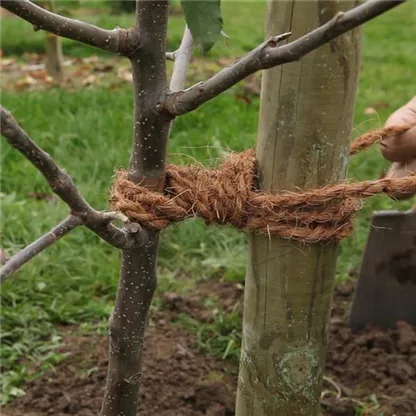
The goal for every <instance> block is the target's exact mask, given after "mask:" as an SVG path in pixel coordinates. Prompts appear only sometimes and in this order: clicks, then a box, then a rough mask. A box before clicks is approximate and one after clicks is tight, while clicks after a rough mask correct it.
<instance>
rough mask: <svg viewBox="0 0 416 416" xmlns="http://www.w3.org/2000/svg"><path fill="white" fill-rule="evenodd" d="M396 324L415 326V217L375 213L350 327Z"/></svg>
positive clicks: (355, 295)
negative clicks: (406, 323) (402, 323)
mask: <svg viewBox="0 0 416 416" xmlns="http://www.w3.org/2000/svg"><path fill="white" fill-rule="evenodd" d="M397 321H406V322H408V323H410V324H413V325H416V214H415V213H414V212H401V211H378V212H375V213H374V214H373V219H372V227H371V231H370V235H369V237H368V240H367V246H366V248H365V252H364V256H363V262H362V265H361V270H360V275H359V278H358V284H357V287H356V290H355V293H354V298H353V302H352V309H351V315H350V322H349V323H350V327H351V328H352V329H354V330H358V329H360V328H363V327H365V326H366V325H367V324H371V323H372V324H376V325H377V326H379V327H381V328H392V327H394V326H395V324H396V322H397Z"/></svg>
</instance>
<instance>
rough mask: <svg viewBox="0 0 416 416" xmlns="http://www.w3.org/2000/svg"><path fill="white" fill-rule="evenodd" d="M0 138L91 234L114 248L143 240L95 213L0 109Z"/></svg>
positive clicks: (109, 217) (65, 178) (109, 219)
mask: <svg viewBox="0 0 416 416" xmlns="http://www.w3.org/2000/svg"><path fill="white" fill-rule="evenodd" d="M0 127H1V134H2V135H3V136H4V137H5V138H6V140H7V141H8V143H9V144H10V145H11V146H12V147H14V148H15V149H16V150H18V151H19V152H20V153H21V154H22V155H23V156H25V157H26V158H27V159H28V160H29V161H30V162H31V163H32V164H33V165H34V166H35V167H36V168H37V169H38V170H39V171H40V172H41V173H42V175H43V176H44V177H45V179H46V180H47V181H48V183H49V186H50V187H51V189H52V191H53V192H54V193H55V194H56V195H58V196H59V197H60V198H61V199H62V200H63V201H64V202H65V203H66V204H67V205H68V206H69V207H70V208H71V211H72V212H71V214H72V215H74V216H78V217H80V218H81V219H82V221H83V223H84V224H85V226H86V227H88V228H89V229H90V230H92V231H94V232H95V233H96V234H97V235H99V236H100V237H101V238H102V239H103V240H105V241H107V242H108V243H109V244H111V245H113V246H114V247H117V248H122V249H123V248H134V247H138V246H140V244H141V243H143V241H144V239H145V235H144V232H143V231H142V230H141V232H140V233H136V234H135V235H131V234H129V233H127V232H125V231H123V230H121V229H119V228H117V227H115V226H114V225H113V224H111V221H112V220H113V219H114V216H112V215H109V214H108V213H104V212H100V211H96V210H95V209H94V208H92V207H91V206H90V205H89V204H88V202H87V201H85V199H84V198H83V197H82V196H81V194H80V193H79V190H78V188H77V187H76V186H75V184H74V183H73V181H72V179H71V177H70V176H69V175H68V174H67V173H66V172H65V171H63V170H62V169H60V168H59V167H58V165H57V164H56V163H55V161H54V160H53V159H52V158H51V157H50V156H49V154H48V153H46V152H45V151H43V150H42V149H41V148H40V147H38V145H37V144H36V143H34V142H33V141H32V140H31V139H30V138H29V136H28V135H27V134H26V132H25V131H24V130H23V129H22V128H21V127H20V126H19V125H18V124H17V122H16V120H15V119H14V118H13V116H12V114H11V113H10V112H9V111H7V110H5V109H4V108H3V107H2V106H0Z"/></svg>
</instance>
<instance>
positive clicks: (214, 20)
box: [181, 0, 223, 53]
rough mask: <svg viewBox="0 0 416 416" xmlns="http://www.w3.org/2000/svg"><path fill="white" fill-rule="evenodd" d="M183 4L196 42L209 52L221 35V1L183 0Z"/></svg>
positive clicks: (187, 22) (203, 50) (186, 18)
mask: <svg viewBox="0 0 416 416" xmlns="http://www.w3.org/2000/svg"><path fill="white" fill-rule="evenodd" d="M181 4H182V8H183V11H184V13H185V20H186V24H187V25H188V27H189V29H190V31H191V33H192V37H193V38H194V42H195V44H196V45H197V46H198V47H200V48H201V50H202V52H203V53H206V52H208V51H209V50H210V49H211V48H212V47H213V46H214V44H215V42H216V41H217V40H218V38H219V37H220V36H221V32H222V24H223V20H222V17H221V1H220V0H202V1H195V0H181Z"/></svg>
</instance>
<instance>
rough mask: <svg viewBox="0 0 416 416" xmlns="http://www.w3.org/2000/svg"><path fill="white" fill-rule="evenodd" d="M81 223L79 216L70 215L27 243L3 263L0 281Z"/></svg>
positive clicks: (4, 279) (0, 270) (3, 280)
mask: <svg viewBox="0 0 416 416" xmlns="http://www.w3.org/2000/svg"><path fill="white" fill-rule="evenodd" d="M82 224H83V221H82V218H81V217H78V216H75V215H70V216H68V217H67V218H66V219H65V220H63V221H62V222H61V223H60V224H58V225H57V226H56V227H54V228H53V229H52V230H50V231H48V232H47V233H46V234H44V235H43V236H42V237H40V238H38V239H37V240H36V241H34V242H33V243H31V244H29V245H28V246H27V247H25V248H24V249H23V250H22V251H19V252H18V253H16V254H15V255H14V256H12V257H11V258H10V259H9V260H7V261H6V263H5V265H4V266H3V267H2V268H1V269H0V283H4V282H5V281H6V280H7V279H8V278H9V277H10V276H12V275H13V273H15V272H16V271H17V270H18V269H20V268H21V267H22V266H23V265H24V264H26V263H27V262H28V261H29V260H31V259H32V258H33V257H35V256H36V255H38V254H39V253H40V252H42V251H43V250H45V249H46V248H48V247H49V246H51V245H52V244H54V243H56V242H57V241H58V240H59V239H60V238H62V237H63V236H64V235H66V234H68V233H69V232H70V231H71V230H73V229H74V228H75V227H78V226H79V225H82Z"/></svg>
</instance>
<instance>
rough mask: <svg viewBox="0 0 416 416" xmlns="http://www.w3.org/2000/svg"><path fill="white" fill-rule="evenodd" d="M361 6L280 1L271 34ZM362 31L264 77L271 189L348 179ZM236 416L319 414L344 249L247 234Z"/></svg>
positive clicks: (263, 145) (265, 163)
mask: <svg viewBox="0 0 416 416" xmlns="http://www.w3.org/2000/svg"><path fill="white" fill-rule="evenodd" d="M355 3H356V2H353V1H349V2H347V1H343V2H338V1H335V0H328V1H318V0H310V1H292V0H283V1H273V0H269V2H268V8H267V24H266V32H267V33H266V35H267V37H269V36H272V35H276V34H279V33H284V32H288V31H292V32H293V38H297V37H300V36H301V35H303V34H305V33H306V32H307V31H309V30H311V29H313V28H315V27H317V26H319V25H321V24H323V23H324V22H325V21H327V20H329V19H330V18H331V17H333V16H334V15H335V14H336V13H337V12H338V11H340V10H341V9H343V10H346V9H349V8H351V7H352V6H353V5H354V4H355ZM359 55H360V31H359V30H354V31H352V32H349V33H347V34H345V35H343V36H342V37H340V38H337V39H335V40H333V41H331V42H330V43H329V44H327V45H324V46H322V47H320V48H319V49H317V50H316V51H314V52H312V53H310V54H309V55H307V56H305V57H303V58H302V59H301V60H300V61H298V62H295V63H291V64H287V65H283V66H281V67H278V68H275V69H270V70H268V71H265V73H264V75H263V81H262V94H261V108H260V122H259V133H258V143H257V158H258V161H259V169H260V185H261V187H262V188H263V189H266V190H268V191H271V192H278V191H280V190H294V189H295V187H300V188H302V189H308V188H312V187H316V186H320V185H324V184H329V183H336V182H337V181H340V180H342V179H344V178H345V176H346V171H347V162H348V139H349V134H350V132H351V127H352V121H353V114H354V106H355V97H356V90H357V81H358V73H359ZM249 252H250V254H249V263H248V268H247V277H246V288H245V298H244V323H243V345H242V352H241V363H240V375H239V385H238V394H237V404H236V415H237V416H249V415H250V416H266V415H267V416H270V415H279V416H313V415H317V414H318V413H319V406H320V389H321V382H322V376H323V370H324V364H325V355H326V343H327V336H328V320H329V316H330V306H331V299H332V295H333V287H334V275H335V267H336V258H337V253H338V247H337V245H336V244H327V243H318V244H314V245H301V244H299V243H296V242H291V241H287V240H282V239H280V238H279V237H270V238H269V237H264V236H258V235H252V236H251V237H250V248H249Z"/></svg>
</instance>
